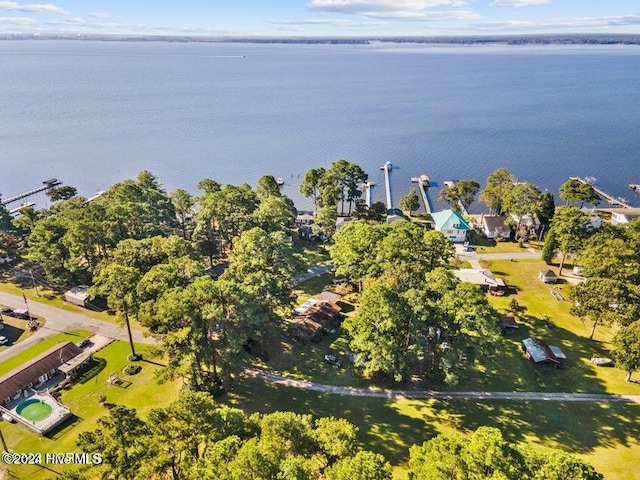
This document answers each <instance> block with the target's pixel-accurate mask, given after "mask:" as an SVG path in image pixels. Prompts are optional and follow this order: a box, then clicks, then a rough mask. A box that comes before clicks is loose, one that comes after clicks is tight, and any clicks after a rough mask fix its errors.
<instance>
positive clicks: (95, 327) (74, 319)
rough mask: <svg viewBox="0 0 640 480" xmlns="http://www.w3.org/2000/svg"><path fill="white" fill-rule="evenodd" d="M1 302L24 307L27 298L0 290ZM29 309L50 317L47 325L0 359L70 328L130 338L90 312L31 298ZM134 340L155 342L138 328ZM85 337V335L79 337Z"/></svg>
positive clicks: (13, 346)
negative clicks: (88, 314)
mask: <svg viewBox="0 0 640 480" xmlns="http://www.w3.org/2000/svg"><path fill="white" fill-rule="evenodd" d="M0 304H2V305H6V306H8V307H11V308H24V306H25V305H24V300H23V299H22V297H19V296H17V295H11V294H8V293H3V292H0ZM29 311H30V312H31V313H32V314H33V315H37V316H39V317H44V318H45V319H46V320H47V323H46V325H45V326H43V327H40V328H39V329H38V331H37V332H35V333H34V334H33V335H32V336H30V337H29V338H27V339H26V340H24V341H22V342H20V343H17V344H15V345H12V346H11V347H10V348H8V349H6V350H5V351H3V352H0V362H1V361H3V360H6V359H7V358H10V357H12V356H14V355H17V354H18V353H20V352H22V351H24V350H26V349H27V348H29V347H31V346H32V345H35V344H36V343H39V342H41V341H42V340H44V339H45V338H47V337H50V336H52V335H54V334H56V333H60V332H66V331H68V330H74V329H83V330H90V331H91V332H93V333H94V334H98V335H102V336H105V337H109V338H115V339H117V340H127V341H128V339H129V337H128V336H127V330H126V328H124V327H120V326H118V325H115V324H112V323H108V322H103V321H101V320H96V319H95V318H91V317H89V316H86V315H81V314H78V313H72V312H67V311H65V310H60V309H59V308H56V307H51V306H49V305H44V304H42V303H38V302H35V301H33V300H30V301H29ZM131 333H132V336H133V340H134V342H138V343H155V339H154V338H153V337H145V336H143V334H142V332H140V331H138V330H132V331H131ZM78 340H81V338H78Z"/></svg>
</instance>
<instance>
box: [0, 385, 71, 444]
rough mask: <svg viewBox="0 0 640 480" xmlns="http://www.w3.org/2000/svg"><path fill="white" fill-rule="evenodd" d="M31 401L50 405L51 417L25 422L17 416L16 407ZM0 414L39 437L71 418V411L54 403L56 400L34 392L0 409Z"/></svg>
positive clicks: (20, 416) (56, 402)
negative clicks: (39, 401) (4, 414)
mask: <svg viewBox="0 0 640 480" xmlns="http://www.w3.org/2000/svg"><path fill="white" fill-rule="evenodd" d="M31 399H36V400H41V401H43V402H45V403H47V404H48V405H51V407H52V411H51V415H49V416H48V417H47V418H43V419H42V420H36V421H32V420H27V419H26V418H24V417H23V416H22V415H20V414H18V412H17V408H18V406H20V405H21V404H22V402H24V401H25V400H31ZM0 413H6V414H8V415H9V416H11V417H12V418H13V419H14V420H15V421H17V422H18V423H21V424H22V425H25V426H27V427H29V428H30V429H31V430H33V431H35V432H36V433H38V434H40V435H45V434H46V433H47V432H49V431H51V430H53V429H54V428H56V427H57V426H58V425H60V424H61V423H62V422H64V421H65V420H66V419H67V418H69V417H70V416H71V411H70V410H69V409H68V408H67V407H65V406H64V405H62V404H61V403H58V401H56V399H55V398H53V397H52V396H51V395H49V394H48V393H38V392H34V394H33V395H30V396H28V397H21V398H19V399H18V400H15V401H13V402H11V403H10V404H9V405H7V406H6V407H0Z"/></svg>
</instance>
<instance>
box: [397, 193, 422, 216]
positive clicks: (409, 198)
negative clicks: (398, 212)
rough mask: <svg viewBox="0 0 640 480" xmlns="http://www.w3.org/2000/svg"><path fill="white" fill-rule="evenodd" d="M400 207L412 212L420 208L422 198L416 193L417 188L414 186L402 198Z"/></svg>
mask: <svg viewBox="0 0 640 480" xmlns="http://www.w3.org/2000/svg"><path fill="white" fill-rule="evenodd" d="M400 208H402V209H403V210H405V211H408V212H409V216H411V213H412V212H413V211H415V210H417V209H419V208H420V199H419V198H418V194H417V193H416V189H415V188H412V189H411V190H409V193H408V194H407V195H405V196H404V197H402V198H401V199H400Z"/></svg>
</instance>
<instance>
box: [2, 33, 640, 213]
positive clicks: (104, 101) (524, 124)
mask: <svg viewBox="0 0 640 480" xmlns="http://www.w3.org/2000/svg"><path fill="white" fill-rule="evenodd" d="M0 72H1V73H2V84H1V87H0V89H1V94H0V166H1V168H0V192H2V194H3V196H4V197H5V198H6V197H8V196H10V195H12V194H15V193H18V192H21V191H24V190H29V189H31V188H34V187H36V186H38V185H39V184H40V182H41V181H43V180H45V179H47V178H49V177H57V178H60V179H62V180H63V181H64V182H65V183H66V184H69V185H73V186H76V187H77V188H78V190H79V191H80V193H82V194H84V195H91V194H93V193H94V192H95V191H96V190H98V189H105V188H107V187H108V186H109V185H110V184H112V183H114V182H117V181H121V180H124V179H126V178H132V177H134V176H135V175H136V174H137V173H138V172H139V171H140V170H143V169H148V170H151V171H152V172H154V173H155V174H156V175H157V176H159V177H160V179H161V181H162V183H163V184H164V186H165V188H167V190H173V189H175V188H186V189H187V190H190V191H192V192H194V193H195V192H197V190H196V184H197V183H198V181H200V180H201V179H203V178H205V177H209V178H213V179H216V180H218V181H220V182H222V183H242V182H249V183H255V181H256V180H257V179H258V178H259V177H260V176H261V175H263V174H272V175H274V176H276V177H283V178H285V179H286V181H287V185H286V187H285V192H286V193H287V194H289V195H291V196H292V197H293V198H294V199H295V200H296V202H297V204H298V205H299V207H308V206H309V202H305V201H302V200H301V198H300V196H299V194H297V193H296V192H297V186H298V183H299V177H300V176H301V175H302V174H304V172H305V171H306V170H308V169H309V168H313V167H318V166H328V165H330V163H331V161H333V160H335V159H338V158H345V159H347V160H349V161H352V162H356V163H358V164H360V165H361V166H362V167H363V168H365V170H366V171H367V172H368V173H369V175H370V178H371V180H373V181H375V182H377V183H378V184H379V185H381V184H382V181H383V179H382V174H381V171H380V170H379V167H380V166H381V165H382V164H383V163H384V162H385V161H387V160H389V161H391V162H392V163H393V164H396V165H398V166H399V167H400V169H399V170H394V172H393V175H392V181H393V190H394V196H395V198H396V200H397V199H399V198H400V197H401V196H402V195H404V194H406V193H407V191H408V190H409V188H410V187H411V184H410V178H411V177H412V176H417V175H419V174H422V173H427V174H428V175H429V176H430V177H431V178H432V179H433V180H435V181H439V182H442V181H443V180H447V179H464V178H474V179H477V180H478V181H480V183H484V180H485V178H486V176H487V175H488V174H489V173H491V172H492V171H494V170H495V169H496V168H498V167H501V166H504V167H507V168H509V169H510V170H511V171H512V172H514V173H515V174H516V175H517V176H518V178H519V179H521V180H527V181H531V182H534V183H536V184H537V185H538V186H539V187H540V188H541V189H545V188H546V189H549V190H550V191H553V192H554V193H557V189H558V186H559V185H560V184H561V183H562V182H564V181H565V180H566V179H567V178H568V177H569V176H572V175H578V176H587V175H588V176H594V177H596V178H597V184H598V185H599V186H601V187H602V188H603V189H605V190H606V191H608V192H610V193H611V194H614V195H616V196H623V197H627V198H629V200H631V202H632V203H635V204H638V203H640V201H639V200H640V199H639V198H638V197H637V196H636V195H635V194H633V193H632V192H631V191H630V190H629V189H628V187H627V185H628V184H629V183H632V182H633V183H640V114H639V112H640V47H637V46H576V47H565V46H490V47H489V46H474V47H465V46H425V45H386V44H377V45H359V46H353V45H254V44H202V43H190V44H182V43H180V44H178V43H117V42H114V43H109V42H80V41H77V42H76V41H57V42H56V41H2V42H0ZM376 198H377V199H380V200H381V199H382V198H383V189H382V188H378V189H377V192H376Z"/></svg>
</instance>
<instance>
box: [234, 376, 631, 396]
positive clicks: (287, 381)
mask: <svg viewBox="0 0 640 480" xmlns="http://www.w3.org/2000/svg"><path fill="white" fill-rule="evenodd" d="M245 374H246V375H247V376H248V377H252V378H258V379H261V380H264V381H265V382H269V383H276V384H278V385H284V386H287V387H291V388H298V389H300V390H310V391H314V392H322V393H330V394H333V395H346V396H351V397H376V398H427V399H428V398H434V399H438V400H455V399H459V400H521V401H528V400H540V401H551V402H625V403H640V395H610V394H599V393H556V392H439V391H436V390H391V389H384V388H359V387H338V386H334V385H323V384H321V383H314V382H310V381H308V380H297V379H295V378H288V377H284V376H282V375H278V374H275V373H270V372H266V371H264V370H258V369H253V368H248V369H245Z"/></svg>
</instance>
